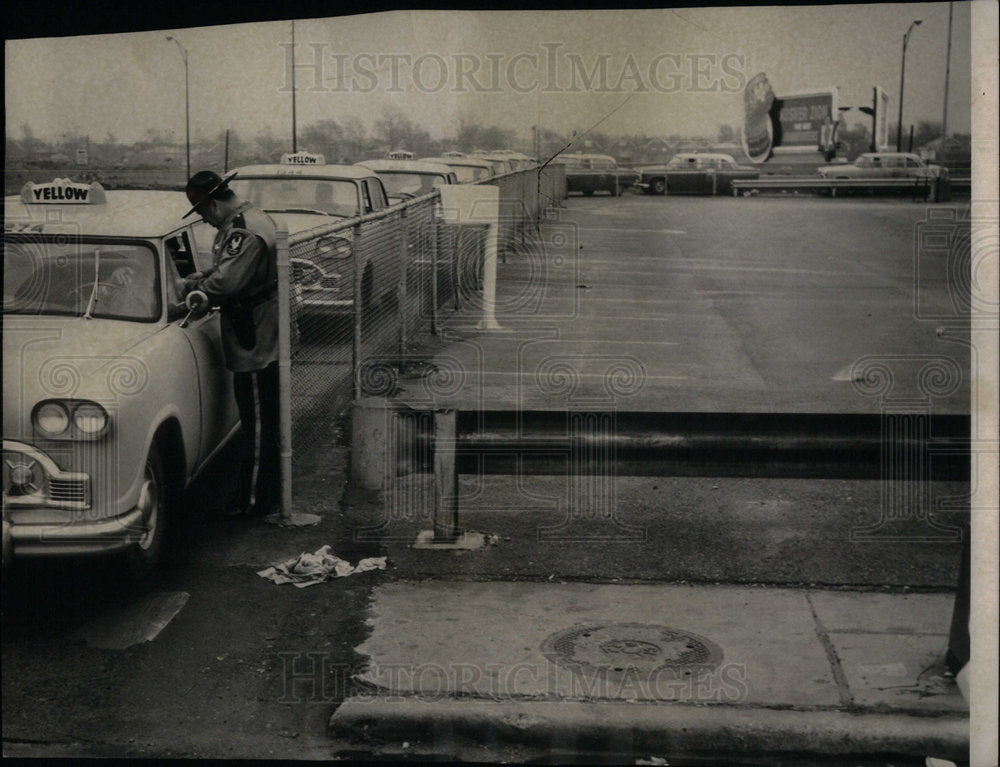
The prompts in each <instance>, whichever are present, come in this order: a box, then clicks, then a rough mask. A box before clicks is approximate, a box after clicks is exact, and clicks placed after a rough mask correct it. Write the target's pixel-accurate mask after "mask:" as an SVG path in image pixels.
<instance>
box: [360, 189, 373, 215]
mask: <svg viewBox="0 0 1000 767" xmlns="http://www.w3.org/2000/svg"><path fill="white" fill-rule="evenodd" d="M372 210H374V208H373V207H372V196H371V194H370V193H369V191H368V182H367V181H362V182H361V213H362V214H364V213H371V212H372Z"/></svg>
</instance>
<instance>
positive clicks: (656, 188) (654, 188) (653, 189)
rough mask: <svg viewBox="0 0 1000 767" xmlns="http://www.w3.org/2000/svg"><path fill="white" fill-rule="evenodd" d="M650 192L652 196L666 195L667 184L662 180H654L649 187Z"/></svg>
mask: <svg viewBox="0 0 1000 767" xmlns="http://www.w3.org/2000/svg"><path fill="white" fill-rule="evenodd" d="M649 191H650V193H651V194H666V191H667V182H666V181H665V180H664V179H662V178H654V179H653V181H652V183H650V185H649Z"/></svg>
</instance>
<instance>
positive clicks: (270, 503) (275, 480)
mask: <svg viewBox="0 0 1000 767" xmlns="http://www.w3.org/2000/svg"><path fill="white" fill-rule="evenodd" d="M235 175H236V174H235V173H229V174H227V175H226V176H225V177H221V176H219V175H218V174H217V173H213V172H212V171H210V170H203V171H199V172H198V173H196V174H195V175H193V176H192V177H191V178H190V179H189V180H188V182H187V188H186V190H185V191H186V192H187V197H188V200H189V201H190V202H191V205H192V206H193V207H192V208H191V210H189V211H188V212H187V213H186V214H185V215H184V217H185V218H187V216H190V215H191V214H192V213H198V214H199V215H200V216H201V218H202V220H204V221H205V222H206V223H208V224H211V225H212V226H213V227H215V228H216V229H217V230H218V232H217V233H216V236H215V242H214V244H213V245H212V261H213V266H212V267H211V268H210V269H208V270H206V271H204V272H195V273H193V274H190V275H188V276H187V277H186V278H185V280H184V286H183V293H184V294H187V293H188V292H190V291H192V290H201V291H204V292H205V293H206V294H208V297H209V300H210V301H211V303H212V305H213V306H215V305H217V306H220V307H221V325H222V349H223V353H224V354H225V359H226V367H227V368H229V369H230V370H231V371H232V372H233V390H234V392H235V395H236V404H237V407H238V408H239V412H240V424H241V426H242V432H243V434H242V438H243V454H242V467H241V472H240V484H239V488H238V490H237V491H236V494H235V496H234V497H233V499H232V501H231V503H230V506H229V510H228V513H230V514H232V515H239V514H244V515H248V516H259V515H264V514H269V513H272V512H273V511H277V510H278V509H275V508H274V507H276V506H279V505H280V503H281V460H280V457H281V448H280V429H279V413H280V411H279V404H278V272H277V250H276V247H275V242H276V237H275V227H274V222H273V221H272V220H271V218H270V216H268V215H267V214H266V213H264V212H263V211H262V210H260V209H258V208H255V207H254V206H253V205H251V204H250V203H249V202H244V201H243V200H241V199H240V198H239V197H237V196H236V193H235V192H233V190H232V189H230V188H229V181H230V180H231V179H232V178H233V176H235ZM255 405H256V406H255ZM258 425H259V429H260V436H259V449H258V445H257V444H255V439H254V435H255V434H256V433H257V427H258ZM255 463H256V465H257V482H256V485H255V486H254V497H253V505H251V496H250V490H251V484H252V483H253V470H254V465H255Z"/></svg>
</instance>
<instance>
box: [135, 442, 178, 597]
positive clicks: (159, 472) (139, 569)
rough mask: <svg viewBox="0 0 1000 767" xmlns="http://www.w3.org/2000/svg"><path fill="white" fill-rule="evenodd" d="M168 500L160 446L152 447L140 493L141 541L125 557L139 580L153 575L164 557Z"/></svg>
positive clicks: (147, 457) (154, 445)
mask: <svg viewBox="0 0 1000 767" xmlns="http://www.w3.org/2000/svg"><path fill="white" fill-rule="evenodd" d="M169 497H170V494H169V492H168V488H167V481H166V471H165V470H164V466H163V457H162V455H161V454H160V448H159V445H157V444H156V443H153V446H152V447H151V448H150V449H149V455H147V456H146V465H145V468H144V469H143V476H142V487H141V489H140V490H139V504H138V505H139V508H140V509H141V510H142V520H141V521H140V523H139V524H140V526H141V530H140V536H139V540H138V541H137V542H136V543H134V544H132V546H131V547H130V548H129V549H128V550H127V551H126V553H125V560H126V565H127V566H128V570H129V573H130V575H132V577H133V578H135V579H137V580H138V579H142V578H145V577H147V576H148V575H150V574H151V573H152V572H153V570H155V569H156V566H157V565H158V564H159V563H160V560H161V559H162V557H163V547H164V536H165V533H166V523H167V508H168V498H169Z"/></svg>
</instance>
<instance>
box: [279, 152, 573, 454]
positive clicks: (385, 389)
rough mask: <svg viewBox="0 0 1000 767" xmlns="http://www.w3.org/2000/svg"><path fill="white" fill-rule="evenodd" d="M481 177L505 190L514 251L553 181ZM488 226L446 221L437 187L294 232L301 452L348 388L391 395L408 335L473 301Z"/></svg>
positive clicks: (341, 407) (502, 244)
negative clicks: (374, 210)
mask: <svg viewBox="0 0 1000 767" xmlns="http://www.w3.org/2000/svg"><path fill="white" fill-rule="evenodd" d="M481 183H484V184H492V185H495V186H498V187H499V188H500V220H499V222H498V249H499V251H500V254H501V256H502V257H504V258H506V257H513V254H516V252H517V249H518V247H519V245H520V244H521V243H523V242H524V237H525V231H526V229H527V228H529V227H534V226H535V225H536V223H537V221H538V219H539V217H540V216H541V214H542V211H543V210H544V209H545V208H546V207H548V206H549V205H551V200H553V199H556V197H557V195H558V194H559V192H558V178H557V176H556V175H553V174H547V173H543V174H541V175H540V174H539V173H537V172H536V170H533V169H532V170H524V171H517V172H513V173H508V174H505V175H503V176H497V177H494V178H491V179H488V180H486V181H484V182H481ZM485 230H486V227H485V226H484V225H452V224H446V223H444V221H443V217H442V210H441V195H440V193H439V192H437V191H435V192H433V193H431V194H428V195H425V196H423V197H419V198H415V199H412V200H407V201H406V202H403V203H400V204H397V205H394V206H392V207H390V208H386V209H385V210H382V211H379V212H377V213H371V214H368V215H365V216H361V217H359V218H354V219H349V220H345V221H342V222H337V223H333V224H328V225H323V226H319V227H315V228H313V229H309V230H305V231H300V232H295V233H292V234H291V236H290V237H289V261H290V266H291V290H292V301H291V307H292V324H293V327H292V331H291V333H290V336H291V339H292V349H291V397H292V401H291V412H292V432H293V434H292V438H293V449H294V451H295V452H296V453H297V452H299V451H305V450H309V449H310V448H311V447H312V446H314V445H316V444H322V443H323V442H324V441H325V440H326V439H327V438H328V437H329V435H330V434H331V433H332V430H333V428H334V427H335V425H336V422H337V420H338V419H339V417H340V415H341V414H342V413H344V412H345V411H346V410H347V408H348V406H349V405H350V403H351V401H352V399H353V398H354V397H358V396H370V395H383V396H388V395H391V394H392V393H393V389H394V387H395V384H396V381H397V380H398V372H399V369H400V368H401V367H405V366H406V365H407V364H408V363H409V361H410V360H409V359H408V350H409V349H411V348H412V346H413V344H414V343H415V342H416V341H418V340H419V339H420V337H422V336H426V335H427V334H430V333H435V332H436V331H437V324H438V322H439V320H440V318H442V317H446V316H447V315H449V314H451V313H452V312H454V311H455V310H457V309H460V308H469V307H473V308H474V307H475V306H477V304H478V301H479V291H481V289H482V281H483V257H484V249H485V247H484V242H485Z"/></svg>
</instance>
